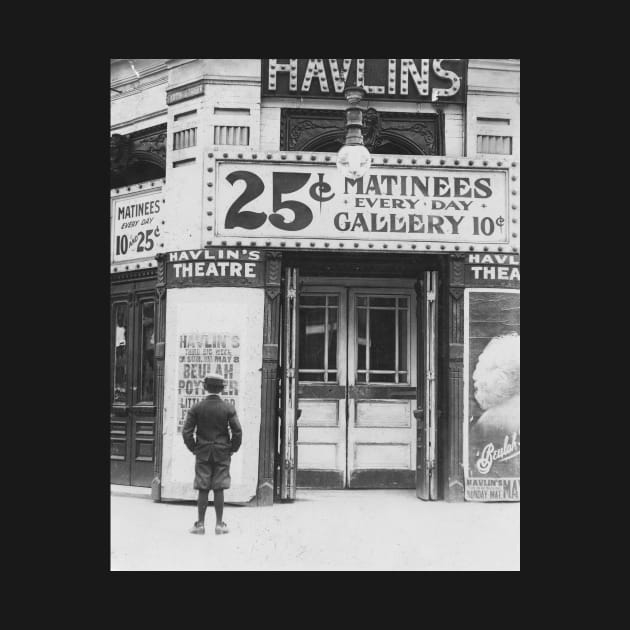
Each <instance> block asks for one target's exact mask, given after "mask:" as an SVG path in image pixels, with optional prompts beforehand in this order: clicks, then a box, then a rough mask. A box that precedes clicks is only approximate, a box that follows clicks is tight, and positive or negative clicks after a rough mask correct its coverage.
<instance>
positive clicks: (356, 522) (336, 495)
mask: <svg viewBox="0 0 630 630" xmlns="http://www.w3.org/2000/svg"><path fill="white" fill-rule="evenodd" d="M112 488H114V487H113V486H112ZM211 496H212V495H211ZM196 518H197V508H196V505H195V504H194V503H191V502H178V503H172V502H169V503H155V502H153V501H152V500H151V499H150V491H149V489H143V490H142V491H141V492H137V491H136V492H135V493H134V492H131V491H129V490H127V491H125V490H124V489H123V490H116V489H112V495H111V567H110V568H111V570H112V571H225V570H229V571H304V570H306V571H520V503H470V502H465V503H447V502H445V501H431V502H427V501H421V500H419V499H417V498H416V496H415V491H414V490H298V498H297V499H296V500H295V501H294V502H292V503H275V504H274V505H273V506H271V507H243V506H234V505H226V506H225V511H224V515H223V520H224V521H226V522H227V524H228V526H229V527H230V533H229V534H227V535H224V536H216V535H215V534H214V509H213V507H212V504H210V505H209V506H208V511H207V514H206V534H205V536H194V535H192V534H189V533H188V529H189V528H190V527H191V526H192V524H193V522H194V521H195V520H196Z"/></svg>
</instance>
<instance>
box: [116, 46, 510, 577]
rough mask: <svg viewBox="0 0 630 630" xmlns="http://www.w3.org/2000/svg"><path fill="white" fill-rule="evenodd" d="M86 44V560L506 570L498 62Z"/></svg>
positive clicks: (506, 347)
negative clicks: (94, 66) (104, 365)
mask: <svg viewBox="0 0 630 630" xmlns="http://www.w3.org/2000/svg"><path fill="white" fill-rule="evenodd" d="M109 65H110V117H109V123H110V232H109V239H110V240H109V250H110V254H109V287H110V292H109V293H110V318H109V321H110V344H109V349H110V352H109V361H110V365H109V374H110V376H109V379H110V387H109V418H110V420H109V443H110V446H109V460H110V464H109V471H110V479H109V487H110V490H109V505H110V533H109V536H110V567H109V568H110V571H520V404H521V403H520V335H521V330H520V231H521V204H520V188H521V186H520V184H521V182H520V59H292V58H283V59H280V58H279V59H263V58H260V59H110V61H109ZM105 245H106V243H105ZM105 263H106V264H107V260H105ZM106 271H107V270H106ZM104 293H105V295H106V290H105V292H104ZM105 437H107V436H105ZM105 446H106V443H105ZM105 462H106V460H105Z"/></svg>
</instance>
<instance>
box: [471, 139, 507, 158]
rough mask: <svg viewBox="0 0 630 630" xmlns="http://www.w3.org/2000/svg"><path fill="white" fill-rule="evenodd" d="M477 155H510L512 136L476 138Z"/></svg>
mask: <svg viewBox="0 0 630 630" xmlns="http://www.w3.org/2000/svg"><path fill="white" fill-rule="evenodd" d="M477 153H498V154H500V155H510V154H511V153H512V136H477Z"/></svg>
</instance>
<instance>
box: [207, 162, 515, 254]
mask: <svg viewBox="0 0 630 630" xmlns="http://www.w3.org/2000/svg"><path fill="white" fill-rule="evenodd" d="M205 171H206V175H207V182H206V184H207V188H206V190H208V191H209V192H208V194H207V196H206V201H205V210H206V211H205V212H204V219H205V220H206V224H205V229H206V234H207V235H208V241H207V243H206V244H207V245H208V246H210V245H212V246H237V247H261V246H266V247H287V248H295V247H301V248H303V249H312V248H315V249H339V248H347V249H352V250H372V251H374V250H383V249H394V250H403V251H405V250H406V251H411V250H422V251H426V250H430V251H437V252H440V251H462V252H463V251H467V252H484V251H492V252H516V251H518V246H519V198H518V190H517V188H516V183H517V181H518V165H517V163H516V162H514V161H511V160H506V159H503V160H498V161H495V160H492V161H489V160H480V159H476V160H473V159H468V158H446V157H440V156H431V157H424V156H413V157H412V156H383V155H378V156H373V165H372V167H371V168H370V170H369V171H368V172H367V174H366V175H365V176H364V177H363V178H362V179H357V180H350V179H345V178H343V177H342V175H341V174H340V173H339V171H338V170H337V168H336V166H335V154H330V153H328V154H327V153H316V154H315V153H314V154H310V155H309V154H306V155H305V154H301V153H292V152H282V153H250V154H248V155H245V154H244V153H238V154H234V153H232V154H229V153H221V154H214V153H210V154H208V156H207V164H206V169H205Z"/></svg>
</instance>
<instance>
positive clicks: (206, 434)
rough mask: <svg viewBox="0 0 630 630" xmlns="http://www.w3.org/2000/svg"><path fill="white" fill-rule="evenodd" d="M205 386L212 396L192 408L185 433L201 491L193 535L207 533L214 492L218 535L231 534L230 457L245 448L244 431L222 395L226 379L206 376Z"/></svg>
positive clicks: (183, 433)
mask: <svg viewBox="0 0 630 630" xmlns="http://www.w3.org/2000/svg"><path fill="white" fill-rule="evenodd" d="M203 385H204V389H205V390H206V391H207V392H208V394H209V396H207V397H206V398H205V399H204V400H202V401H201V402H198V403H197V404H196V405H194V406H193V407H191V409H190V410H189V411H188V415H187V416H186V422H185V423H184V428H183V430H182V436H183V438H184V444H186V447H187V448H188V450H189V451H191V452H192V453H194V455H195V484H194V487H195V489H196V490H198V491H199V494H198V498H197V521H196V522H195V524H194V526H193V527H192V529H190V530H189V531H190V533H191V534H205V533H206V529H205V517H206V508H207V507H208V494H209V492H210V490H213V491H214V511H215V513H216V526H215V528H214V533H215V534H227V533H228V528H227V525H226V524H225V523H224V522H223V490H225V489H227V488H229V487H230V458H231V457H232V453H236V451H238V449H239V447H240V446H241V441H242V438H243V431H242V429H241V425H240V423H239V421H238V416H237V414H236V409H234V407H233V406H232V405H230V404H228V403H226V402H225V401H223V400H221V398H220V397H219V396H218V394H219V393H220V392H222V391H223V386H224V381H223V379H222V378H221V377H220V376H206V378H205V379H204V381H203ZM228 427H229V430H228ZM195 429H196V432H195ZM230 432H231V437H230Z"/></svg>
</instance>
